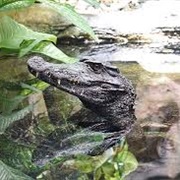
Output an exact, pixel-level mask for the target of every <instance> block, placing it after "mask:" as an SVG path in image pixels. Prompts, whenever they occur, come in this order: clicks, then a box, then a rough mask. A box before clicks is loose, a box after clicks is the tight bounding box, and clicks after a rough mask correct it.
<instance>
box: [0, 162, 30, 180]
mask: <svg viewBox="0 0 180 180" xmlns="http://www.w3.org/2000/svg"><path fill="white" fill-rule="evenodd" d="M0 172H1V173H0V179H1V180H33V179H32V178H31V177H29V176H27V175H25V174H24V173H22V172H21V171H18V170H16V169H14V168H11V167H10V166H7V165H6V164H4V163H3V162H2V161H1V160H0Z"/></svg>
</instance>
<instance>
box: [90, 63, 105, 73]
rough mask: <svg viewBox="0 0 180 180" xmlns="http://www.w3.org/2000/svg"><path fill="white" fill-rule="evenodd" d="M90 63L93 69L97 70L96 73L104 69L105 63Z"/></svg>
mask: <svg viewBox="0 0 180 180" xmlns="http://www.w3.org/2000/svg"><path fill="white" fill-rule="evenodd" d="M88 65H89V66H90V67H91V69H92V70H93V71H94V72H95V73H98V74H99V73H101V71H102V69H103V65H102V64H101V63H88Z"/></svg>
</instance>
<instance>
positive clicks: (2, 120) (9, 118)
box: [0, 105, 33, 134]
mask: <svg viewBox="0 0 180 180" xmlns="http://www.w3.org/2000/svg"><path fill="white" fill-rule="evenodd" d="M32 108H33V106H32V105H30V106H27V107H25V108H23V109H21V110H19V111H16V112H13V113H11V114H9V115H0V134H3V133H4V131H5V130H6V128H7V127H9V125H10V124H11V123H13V122H15V121H18V120H20V119H23V118H24V117H25V116H26V115H27V114H29V112H31V111H32Z"/></svg>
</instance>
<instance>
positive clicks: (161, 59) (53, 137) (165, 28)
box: [0, 0, 180, 180]
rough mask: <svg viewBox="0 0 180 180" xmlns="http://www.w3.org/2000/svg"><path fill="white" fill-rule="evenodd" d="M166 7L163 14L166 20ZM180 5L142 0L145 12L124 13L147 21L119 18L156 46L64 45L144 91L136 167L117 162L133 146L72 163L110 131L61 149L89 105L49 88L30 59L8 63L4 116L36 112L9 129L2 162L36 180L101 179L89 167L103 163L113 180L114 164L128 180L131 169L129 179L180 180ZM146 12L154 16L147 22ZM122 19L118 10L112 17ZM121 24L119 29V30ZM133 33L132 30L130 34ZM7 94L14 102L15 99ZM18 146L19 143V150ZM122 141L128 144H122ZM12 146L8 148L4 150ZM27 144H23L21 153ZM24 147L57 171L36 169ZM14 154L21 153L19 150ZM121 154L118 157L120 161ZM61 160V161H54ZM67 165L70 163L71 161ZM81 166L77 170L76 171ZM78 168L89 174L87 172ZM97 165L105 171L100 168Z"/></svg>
mask: <svg viewBox="0 0 180 180" xmlns="http://www.w3.org/2000/svg"><path fill="white" fill-rule="evenodd" d="M160 5H161V13H160V14H159V15H158V11H159V10H160ZM167 7H168V8H167ZM179 7H180V3H179V1H178V0H172V1H170V0H165V1H163V2H162V0H159V1H142V2H141V6H140V7H139V9H137V10H135V11H132V12H129V11H128V13H127V12H124V14H123V15H124V16H126V18H128V17H130V18H132V17H133V20H132V21H135V18H136V19H137V18H138V17H139V21H138V22H137V21H136V23H135V24H134V25H133V24H132V23H131V22H132V21H127V20H126V21H125V20H124V19H123V18H122V19H119V21H120V20H121V23H123V24H124V25H123V29H121V31H123V33H130V34H131V33H136V34H141V35H142V34H143V36H144V37H146V38H148V39H151V41H150V42H148V43H137V42H136V43H132V42H129V43H127V44H124V45H119V44H103V45H89V46H88V45H87V46H86V47H84V46H83V45H79V46H66V47H64V46H61V45H60V48H62V49H63V50H64V51H65V52H66V53H67V54H70V55H72V56H76V57H79V58H82V57H87V58H92V59H99V60H103V61H111V62H112V63H113V64H114V65H116V66H117V67H118V68H119V69H120V71H121V72H122V73H123V74H124V75H125V76H126V77H127V78H128V79H130V80H131V81H132V83H133V86H134V87H135V89H136V93H137V98H136V109H135V115H136V118H137V120H136V125H135V126H134V128H133V129H132V131H131V132H130V133H129V134H128V135H127V138H126V141H127V144H128V147H129V149H128V152H131V154H128V161H129V162H128V163H129V164H128V163H127V164H126V162H125V160H127V159H125V160H124V161H123V160H122V159H121V158H120V160H121V163H124V164H126V168H125V170H123V171H122V170H119V169H118V168H116V165H117V163H115V164H113V163H114V161H117V159H116V158H117V156H116V155H117V154H118V153H117V152H119V151H120V150H119V149H121V150H122V149H125V148H124V146H126V145H125V144H123V143H121V144H120V145H119V147H117V149H118V150H116V152H115V151H114V150H112V149H111V148H110V149H109V151H107V153H105V154H104V155H103V156H97V159H96V158H95V159H89V157H88V158H87V157H84V156H83V157H79V159H78V161H76V162H75V163H74V162H73V161H72V159H73V158H72V155H74V154H79V153H82V152H86V150H88V149H89V148H90V147H92V146H94V147H95V146H96V145H97V144H98V142H100V141H101V138H102V134H90V133H89V132H88V131H81V132H80V133H79V134H78V133H77V134H76V136H71V142H73V144H71V146H70V148H64V149H63V148H61V149H59V147H60V143H61V141H60V139H59V138H60V137H62V136H63V135H64V134H66V133H67V131H66V130H67V124H68V122H67V119H68V118H69V117H71V116H72V114H74V113H75V112H78V111H79V110H80V109H81V108H82V104H81V102H80V101H79V100H78V99H77V98H76V97H74V96H71V95H69V94H67V93H65V92H62V91H60V90H57V89H56V88H53V87H46V85H45V84H44V83H42V82H39V81H36V80H35V79H34V78H33V77H32V76H31V75H30V74H29V72H28V70H27V66H26V60H27V58H25V59H16V58H14V57H3V58H1V59H0V67H1V71H0V72H1V73H0V92H1V95H2V97H3V98H2V97H1V96H0V97H1V99H0V102H1V103H0V111H1V112H4V111H5V110H7V108H9V107H10V109H12V110H14V109H13V108H15V109H16V110H18V109H23V107H25V106H28V105H29V104H33V105H34V109H33V111H29V112H30V113H27V114H25V115H24V116H23V117H24V118H21V117H20V118H19V119H20V121H17V122H16V123H13V124H11V125H10V126H9V127H8V129H7V130H6V131H5V132H4V131H3V132H4V135H1V137H0V144H1V149H0V151H1V152H2V153H1V155H0V158H1V159H2V160H4V162H6V163H7V164H8V165H12V166H13V167H15V168H17V169H21V170H23V171H24V172H26V173H28V174H30V175H31V176H33V177H37V179H53V180H56V179H58V180H59V179H62V180H64V179H78V178H79V179H80V178H81V179H88V178H89V179H93V176H92V174H93V173H94V175H95V174H96V178H97V179H98V173H99V172H98V171H96V173H95V172H94V171H93V170H91V169H92V168H93V166H92V165H91V166H92V167H89V164H93V163H95V162H97V161H98V162H99V161H100V162H101V163H100V164H98V167H101V166H102V164H103V163H104V164H105V166H102V167H103V168H104V167H105V170H104V169H103V168H102V169H103V170H102V169H101V173H104V174H106V178H107V179H110V177H109V178H108V175H107V174H111V173H112V166H113V168H114V169H115V170H114V169H113V173H115V172H116V171H117V172H121V175H122V176H121V177H123V176H126V173H127V174H129V173H130V172H131V173H130V174H129V175H128V176H126V177H125V179H126V180H172V179H173V180H179V179H180V56H179V52H180V48H179V44H180V24H179V23H180V11H179ZM142 12H144V14H145V17H146V18H144V19H143V18H142ZM152 12H153V13H152ZM116 15H117V14H113V13H112V17H114V16H116ZM121 15H122V14H121ZM132 15H133V16H132ZM135 15H136V17H135ZM103 17H104V16H103ZM105 17H107V16H105ZM99 19H100V20H102V19H103V18H102V17H101V16H100V17H99ZM105 19H106V18H105ZM152 19H153V20H152ZM100 20H99V22H100ZM148 20H149V21H148ZM150 20H151V21H150ZM101 22H102V24H100V25H101V26H102V27H104V26H106V28H107V27H108V26H110V27H111V28H112V27H113V26H115V25H114V24H112V22H111V23H108V25H107V21H101ZM127 22H128V23H127ZM125 24H126V25H127V24H128V26H126V25H125ZM142 24H143V26H142ZM115 27H116V29H117V26H115ZM121 27H122V26H120V27H118V28H119V29H120V28H121ZM132 27H133V28H132ZM129 30H131V32H127V31H129ZM29 85H33V86H34V87H38V88H40V89H43V92H41V91H38V90H37V89H36V90H35V91H36V92H34V93H32V91H34V89H33V88H32V87H29ZM21 95H25V96H26V97H27V98H26V99H24V100H22V101H21V100H19V97H20V96H21ZM5 97H6V98H8V99H11V100H10V101H9V100H7V99H6V98H5ZM18 102H20V103H18ZM16 103H17V104H18V106H16ZM11 119H13V117H12V118H11ZM62 125H63V126H62ZM68 128H69V126H68ZM1 132H2V129H1ZM88 133H89V134H88ZM92 135H93V136H92ZM88 136H89V137H91V138H90V139H88V141H85V142H84V141H83V139H86V138H87V137H88ZM77 137H78V138H77ZM92 137H93V138H92ZM6 138H7V139H8V140H7V141H6V142H5V141H4V139H6ZM65 139H66V137H65ZM66 140H67V139H66ZM76 141H77V143H76ZM8 142H9V144H8V145H7V143H8ZM14 142H15V143H17V144H16V145H13V143H14ZM122 142H124V141H123V140H122ZM68 143H69V141H68ZM65 145H66V144H65ZM68 145H69V144H68ZM5 146H6V147H8V149H6V148H2V147H5ZM19 146H21V150H20V149H19ZM24 147H25V148H27V149H25V151H28V152H29V153H30V154H31V155H32V157H33V162H35V163H36V164H38V166H40V167H42V166H43V165H44V164H46V163H48V162H49V161H50V160H51V161H52V166H51V165H50V164H48V165H46V167H45V168H44V169H41V170H40V171H38V170H37V169H38V168H37V166H36V167H34V166H33V165H32V164H31V157H30V156H26V155H25V153H24V154H23V153H21V152H24ZM37 147H38V148H37ZM61 147H62V146H61ZM12 149H14V150H13V151H12ZM22 149H23V150H22ZM125 151H126V150H125ZM32 152H33V153H32ZM17 154H21V155H22V154H23V155H24V156H23V157H25V158H22V157H21V158H19V157H18V155H17ZM65 155H66V156H65ZM67 155H68V158H67ZM115 156H116V158H114V157H115ZM7 157H10V158H7ZM58 157H60V158H58ZM69 157H71V158H69ZM18 158H19V159H18ZM54 158H56V159H55V160H54V161H53V159H54ZM66 158H67V159H66ZM10 159H11V160H10ZM14 159H16V160H14ZM17 159H18V161H17ZM24 159H27V161H25V162H26V164H23V163H22V162H24ZM21 160H22V161H21ZM66 160H68V161H67V162H66ZM108 160H109V161H111V162H113V163H111V165H112V166H110V165H109V164H106V163H105V162H107V161H108ZM136 160H137V161H136ZM61 162H63V163H64V162H66V163H64V164H63V165H62V164H61V165H59V164H58V163H61ZM137 162H138V163H137ZM108 163H109V162H108ZM27 164H28V165H27ZM72 164H73V168H72V167H71V168H69V165H72ZM77 164H78V165H77ZM87 164H88V165H87ZM95 164H96V163H95ZM137 165H138V166H137ZM130 166H132V168H130ZM136 166H137V168H136ZM32 167H34V169H33V168H32ZM75 167H76V170H74V168H75ZM77 167H79V169H80V170H82V172H83V173H84V174H88V175H87V176H85V175H83V173H82V172H80V173H79V172H78V171H77V169H78V168H77ZM82 167H83V168H82ZM95 167H96V170H97V169H98V168H97V166H95ZM127 167H128V168H129V169H128V168H127ZM28 169H31V170H28ZM37 172H38V173H37ZM90 172H91V173H90ZM92 172H93V173H92ZM101 173H99V174H101ZM123 173H124V174H123ZM119 177H120V176H117V177H116V179H117V180H118V179H120V178H119ZM101 179H103V178H101ZM114 179H115V178H114ZM114 179H113V180H114Z"/></svg>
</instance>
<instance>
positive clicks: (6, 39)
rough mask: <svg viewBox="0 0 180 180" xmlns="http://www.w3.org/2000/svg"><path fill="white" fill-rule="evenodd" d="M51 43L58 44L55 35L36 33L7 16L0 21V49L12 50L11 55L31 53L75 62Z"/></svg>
mask: <svg viewBox="0 0 180 180" xmlns="http://www.w3.org/2000/svg"><path fill="white" fill-rule="evenodd" d="M48 41H49V42H48ZM50 42H53V43H55V42H56V37H55V36H54V35H51V34H45V33H39V32H34V31H32V30H31V29H28V28H27V27H25V26H23V25H21V24H19V23H17V22H15V21H14V20H12V19H11V18H10V17H7V16H4V17H3V18H1V19H0V48H3V49H10V50H11V53H12V52H18V53H19V55H20V56H23V55H25V54H27V53H28V52H29V51H31V52H37V53H38V52H39V53H42V54H45V55H49V56H51V57H54V58H55V59H58V60H61V61H64V62H71V61H72V62H73V58H69V57H68V56H66V55H65V54H64V53H63V52H62V51H60V50H59V49H57V48H56V47H55V46H54V45H53V44H52V43H50Z"/></svg>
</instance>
